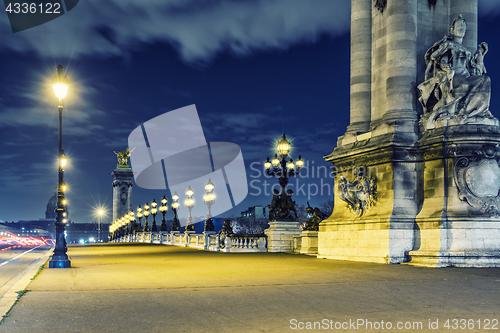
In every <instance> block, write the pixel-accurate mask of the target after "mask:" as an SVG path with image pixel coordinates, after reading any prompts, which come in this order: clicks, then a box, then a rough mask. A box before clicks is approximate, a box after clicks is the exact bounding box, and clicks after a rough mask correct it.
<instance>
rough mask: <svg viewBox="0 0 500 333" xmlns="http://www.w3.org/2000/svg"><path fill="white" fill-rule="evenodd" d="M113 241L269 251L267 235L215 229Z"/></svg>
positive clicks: (145, 235) (216, 249) (149, 235)
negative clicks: (234, 233)
mask: <svg viewBox="0 0 500 333" xmlns="http://www.w3.org/2000/svg"><path fill="white" fill-rule="evenodd" d="M112 242H113V243H152V244H164V245H175V246H183V247H193V248H197V249H200V250H209V251H219V252H267V236H265V235H230V236H227V235H223V234H219V233H216V232H214V231H205V232H203V233H201V234H197V233H195V232H194V231H188V232H185V233H181V232H179V231H172V232H165V231H159V232H138V233H135V234H133V235H132V234H130V235H125V236H122V237H120V238H118V239H115V240H113V241H112Z"/></svg>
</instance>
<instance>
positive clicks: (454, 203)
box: [318, 0, 500, 266]
mask: <svg viewBox="0 0 500 333" xmlns="http://www.w3.org/2000/svg"><path fill="white" fill-rule="evenodd" d="M459 15H462V16H463V18H464V19H465V20H466V21H467V32H466V35H465V37H464V38H463V42H462V39H461V37H460V36H458V37H457V38H455V37H453V36H451V37H445V38H443V36H447V34H448V36H450V35H449V34H451V33H452V32H450V31H451V28H450V25H451V24H452V22H454V19H455V18H457V17H459ZM452 26H453V25H452ZM453 33H455V34H458V33H456V32H453ZM462 37H463V36H462ZM453 38H455V39H453ZM440 40H441V41H442V42H441V43H446V42H449V40H452V41H456V43H455V44H457V43H458V44H460V45H459V47H458V49H463V51H462V58H460V56H457V57H456V58H457V59H459V58H460V59H465V58H467V57H469V58H472V56H471V55H472V54H474V56H476V54H477V52H476V53H474V51H475V50H476V49H477V47H478V46H477V0H453V1H444V0H437V1H434V0H387V1H385V0H352V1H351V96H350V115H351V122H350V124H349V126H348V127H347V130H346V133H345V134H344V135H343V136H341V137H339V138H338V141H337V147H336V148H335V149H334V151H333V152H332V153H331V154H329V155H328V156H326V157H325V159H326V160H327V161H331V162H332V163H333V168H334V173H335V174H336V177H335V186H336V196H335V208H334V211H333V214H332V215H331V216H330V217H329V218H328V219H326V220H324V221H323V222H322V223H321V225H320V229H319V235H318V257H320V258H334V259H347V260H359V261H371V262H381V263H383V262H385V263H403V262H410V263H411V264H416V265H425V266H450V265H457V266H476V265H489V266H494V265H500V252H499V251H500V237H498V236H500V219H499V218H498V216H499V215H500V196H499V190H500V167H499V165H498V161H499V160H500V158H499V157H500V149H498V148H497V145H499V144H500V128H499V127H498V121H497V120H496V119H494V117H492V116H491V114H489V115H487V114H485V112H483V113H482V114H481V115H477V114H475V113H474V112H470V113H469V114H467V111H464V110H466V106H464V103H467V101H468V100H469V99H465V98H463V99H460V100H458V97H457V103H455V104H456V105H457V106H456V108H455V106H454V105H451V104H449V105H445V106H443V107H442V108H438V107H437V106H440V105H442V104H446V102H442V103H441V104H439V101H437V103H435V104H432V105H433V107H435V110H434V111H432V110H430V109H427V108H426V109H425V110H423V108H422V106H421V105H420V103H419V96H420V102H422V105H424V102H425V101H427V99H424V98H423V97H422V96H423V94H425V92H426V89H430V88H429V86H431V85H430V83H428V84H427V85H421V83H422V82H424V81H425V82H431V81H432V79H433V80H435V82H438V83H436V84H435V85H434V86H432V87H433V88H432V89H443V91H442V93H441V94H438V93H436V91H437V90H433V91H432V92H431V93H430V94H429V95H430V96H431V97H430V98H431V99H432V98H437V99H439V98H440V96H442V95H445V96H448V97H450V98H449V99H450V100H452V98H451V97H452V95H453V94H458V93H459V92H460V89H463V90H465V88H462V87H468V86H471V87H472V86H474V85H476V83H475V82H476V81H478V80H479V79H478V80H475V79H474V80H472V79H471V80H470V81H471V82H472V81H473V82H472V83H470V82H469V83H467V82H468V81H467V80H469V79H468V78H467V77H466V75H464V79H463V80H462V81H460V80H461V79H460V77H459V76H460V75H459V73H461V72H460V71H458V70H457V71H454V72H453V73H454V74H455V73H458V74H456V76H455V81H454V82H455V85H456V86H453V76H452V74H448V77H446V75H442V76H441V77H440V78H441V79H440V80H441V81H439V80H438V79H437V78H431V79H429V78H428V76H432V75H437V74H436V73H438V72H439V71H438V70H437V69H435V68H433V71H430V70H429V68H430V66H429V62H432V61H435V59H434V58H433V57H437V56H438V55H437V53H433V52H430V53H429V52H428V50H429V49H430V48H431V47H432V46H433V45H436V44H438V43H436V42H437V41H440ZM435 43H436V44H435ZM445 46H446V45H444V46H443V47H441V49H442V50H444V51H447V49H446V47H445ZM462 46H463V48H462ZM436 49H437V47H436ZM451 49H452V48H451V47H450V50H451ZM454 50H455V49H453V51H450V53H447V54H446V57H447V58H446V61H448V60H449V62H450V64H451V65H450V67H453V66H459V65H458V63H459V61H458V60H453V59H454V58H453V54H454V53H453V52H455V51H454ZM432 51H434V49H433V50H432ZM444 51H443V52H444ZM467 52H468V55H467ZM428 54H430V55H432V57H431V56H428V57H426V56H427V55H428ZM457 54H458V53H457ZM448 58H449V59H448ZM452 58H453V59H452ZM469 58H468V59H469ZM481 60H482V58H481ZM453 61H456V63H453ZM441 63H442V61H441V62H440V63H437V65H436V66H439V65H440V64H441ZM473 75H482V74H481V73H480V70H476V71H475V72H474V73H473V72H472V71H471V76H473ZM467 76H468V73H467ZM428 79H429V80H428ZM446 80H448V81H446ZM481 80H482V81H481V82H487V83H489V81H487V80H486V79H484V78H481ZM432 82H434V81H432ZM440 82H441V83H443V82H447V83H446V84H448V85H449V86H453V88H454V90H452V89H450V90H446V87H445V86H446V84H443V85H441V86H439V83H440ZM458 84H462V85H461V86H458ZM483 86H486V85H485V84H484V85H483ZM483 86H481V87H483ZM436 87H437V88H436ZM443 87H444V88H443ZM481 89H482V90H481V91H480V92H481V93H484V89H483V88H481ZM423 90H424V91H423ZM456 91H458V93H457V92H456ZM446 94H448V95H446ZM424 97H425V96H424ZM423 100H424V102H423ZM447 101H448V100H447ZM434 102H435V101H434ZM488 104H489V102H488ZM450 105H451V106H450ZM459 106H460V107H463V108H462V109H459ZM453 108H455V109H453ZM443 110H444V111H443ZM455 110H457V111H455ZM487 112H488V113H489V111H487ZM459 113H461V114H460V117H459ZM429 119H430V120H429ZM433 120H434V122H433V123H432V125H428V124H430V123H431V121H433ZM499 146H500V145H499ZM491 184H493V186H490V185H491Z"/></svg>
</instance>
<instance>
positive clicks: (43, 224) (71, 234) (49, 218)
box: [0, 195, 110, 244]
mask: <svg viewBox="0 0 500 333" xmlns="http://www.w3.org/2000/svg"><path fill="white" fill-rule="evenodd" d="M56 207H57V196H56V195H54V196H52V197H51V198H50V199H49V201H48V203H47V210H46V211H45V218H44V219H38V220H31V221H22V220H21V221H17V222H14V221H12V222H2V223H0V230H1V231H10V232H12V233H13V234H15V235H18V236H23V237H30V236H45V237H52V238H54V237H55V226H54V222H55V219H56V213H55V209H56ZM66 212H67V213H68V217H69V212H68V210H67V209H66ZM109 226H110V224H107V223H101V232H100V234H99V230H98V229H99V224H98V223H97V222H93V223H74V222H71V220H70V219H68V223H66V242H67V243H68V244H69V243H79V242H82V241H83V242H85V243H87V242H97V241H98V240H101V241H102V242H107V241H108V231H109ZM99 236H100V237H99Z"/></svg>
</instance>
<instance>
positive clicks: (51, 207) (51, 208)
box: [45, 195, 57, 219]
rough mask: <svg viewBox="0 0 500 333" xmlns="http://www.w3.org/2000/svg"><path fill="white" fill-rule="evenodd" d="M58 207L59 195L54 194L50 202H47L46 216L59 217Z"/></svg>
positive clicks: (49, 217) (50, 217) (48, 217)
mask: <svg viewBox="0 0 500 333" xmlns="http://www.w3.org/2000/svg"><path fill="white" fill-rule="evenodd" d="M56 208H57V195H54V196H53V197H52V198H50V199H49V202H48V203H47V210H46V211H45V218H46V219H55V218H56V217H57V214H56Z"/></svg>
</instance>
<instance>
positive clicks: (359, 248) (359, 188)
mask: <svg viewBox="0 0 500 333" xmlns="http://www.w3.org/2000/svg"><path fill="white" fill-rule="evenodd" d="M380 140H383V138H380ZM361 143H363V144H364V145H360V143H358V145H360V147H358V148H356V145H355V144H351V145H347V146H344V147H342V148H337V149H335V151H334V153H333V154H331V155H330V156H327V157H326V159H327V160H330V161H332V162H333V164H334V172H335V176H336V177H335V183H334V186H335V198H334V210H333V213H332V215H331V216H330V217H329V218H327V219H325V220H324V221H322V222H321V224H320V227H319V234H318V258H330V259H342V260H356V261H369V262H378V263H401V262H405V261H408V258H407V254H406V252H407V251H410V250H411V249H412V246H413V225H414V218H415V215H416V214H417V212H418V191H417V189H418V186H417V185H418V178H417V164H416V161H415V160H416V155H417V153H416V151H415V148H414V147H412V146H408V147H401V146H400V147H398V146H395V145H393V144H391V143H390V142H389V143H387V142H386V143H384V142H378V141H377V140H373V139H368V140H365V141H364V142H361Z"/></svg>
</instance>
